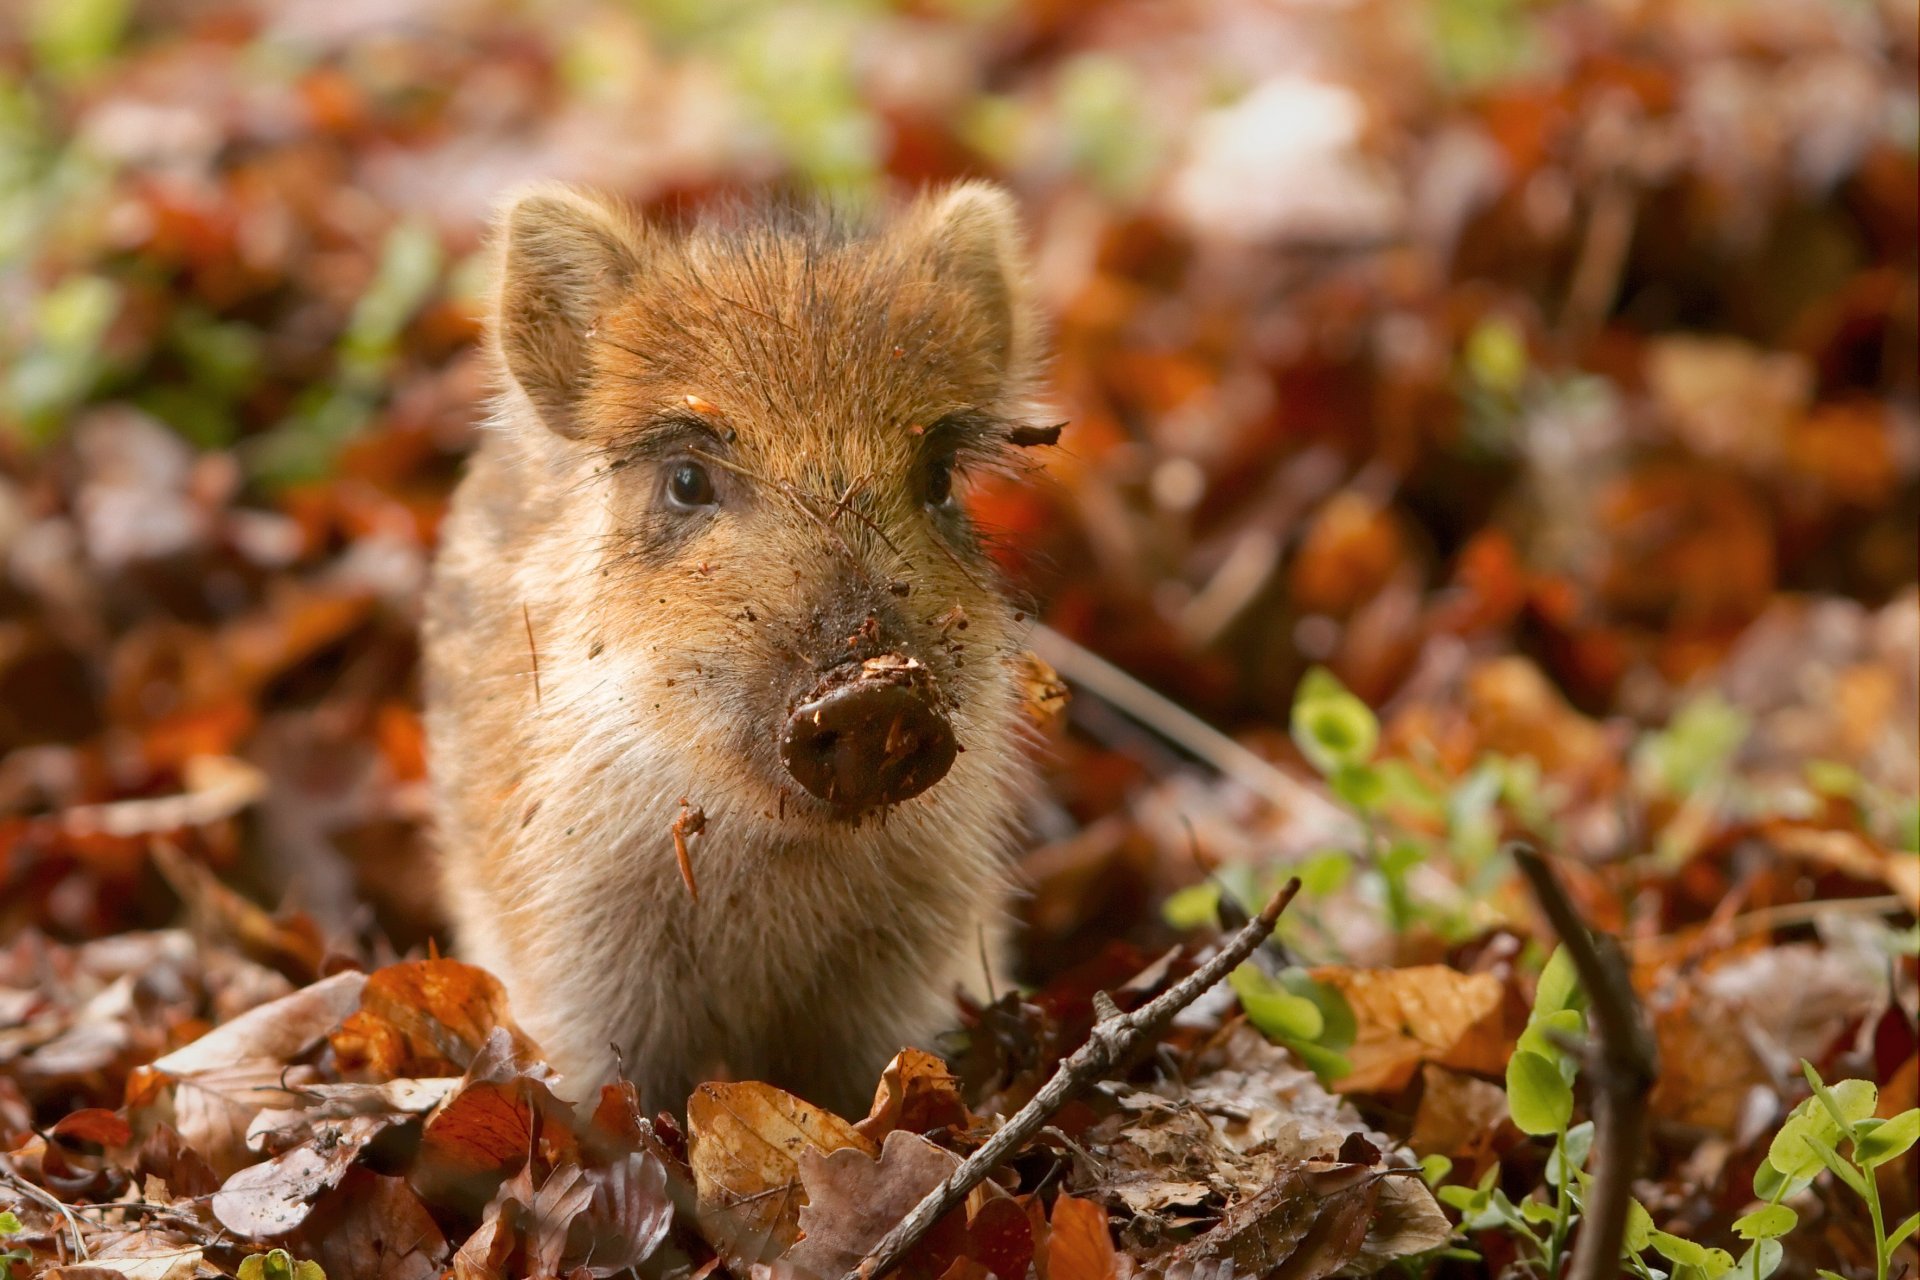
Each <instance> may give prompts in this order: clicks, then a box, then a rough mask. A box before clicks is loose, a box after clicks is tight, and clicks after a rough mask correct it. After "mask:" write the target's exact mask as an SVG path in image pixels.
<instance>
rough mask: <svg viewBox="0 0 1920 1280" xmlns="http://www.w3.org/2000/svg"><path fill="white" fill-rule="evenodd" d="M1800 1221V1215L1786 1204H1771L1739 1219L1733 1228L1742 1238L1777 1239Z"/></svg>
mask: <svg viewBox="0 0 1920 1280" xmlns="http://www.w3.org/2000/svg"><path fill="white" fill-rule="evenodd" d="M1799 1221H1800V1215H1799V1214H1797V1213H1795V1212H1794V1211H1793V1210H1792V1209H1789V1208H1788V1207H1787V1206H1786V1205H1783V1204H1770V1205H1768V1206H1766V1207H1765V1208H1764V1209H1755V1210H1754V1211H1753V1212H1752V1213H1750V1214H1748V1215H1747V1216H1746V1217H1744V1218H1741V1219H1739V1220H1737V1221H1736V1222H1735V1223H1734V1224H1733V1229H1734V1230H1735V1231H1736V1232H1738V1233H1739V1234H1740V1238H1741V1239H1742V1240H1775V1239H1778V1238H1779V1237H1781V1236H1783V1235H1785V1234H1787V1232H1789V1231H1791V1230H1793V1228H1794V1226H1795V1225H1796V1224H1797V1223H1798V1222H1799Z"/></svg>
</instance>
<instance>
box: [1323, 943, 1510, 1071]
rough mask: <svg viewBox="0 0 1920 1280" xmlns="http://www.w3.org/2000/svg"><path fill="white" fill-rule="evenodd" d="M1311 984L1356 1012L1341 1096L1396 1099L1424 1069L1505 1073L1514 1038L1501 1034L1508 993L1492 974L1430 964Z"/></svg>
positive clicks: (1345, 974) (1326, 975) (1342, 973)
mask: <svg viewBox="0 0 1920 1280" xmlns="http://www.w3.org/2000/svg"><path fill="white" fill-rule="evenodd" d="M1313 976H1314V979H1315V980H1316V981H1319V982H1325V983H1327V984H1329V985H1331V986H1333V987H1335V988H1337V989H1338V990H1339V992H1340V994H1341V995H1343V996H1345V997H1346V1000H1347V1004H1348V1005H1349V1006H1350V1007H1351V1008H1352V1009H1353V1017H1354V1024H1355V1028H1356V1030H1355V1034H1354V1041H1353V1045H1352V1046H1351V1047H1350V1048H1348V1049H1347V1050H1346V1055H1347V1060H1348V1061H1349V1062H1351V1063H1352V1064H1353V1070H1352V1071H1350V1072H1349V1073H1348V1074H1346V1075H1345V1076H1342V1077H1341V1078H1340V1079H1338V1080H1336V1081H1334V1082H1333V1087H1334V1088H1335V1089H1337V1090H1339V1091H1340V1092H1341V1093H1390V1092H1392V1091H1394V1090H1396V1089H1400V1088H1403V1087H1404V1086H1405V1085H1406V1084H1407V1082H1408V1081H1410V1080H1411V1079H1413V1073H1414V1071H1415V1070H1416V1069H1417V1068H1418V1067H1419V1065H1420V1064H1421V1063H1422V1062H1437V1063H1440V1064H1441V1065H1443V1066H1449V1067H1453V1068H1455V1069H1457V1070H1461V1071H1472V1072H1480V1073H1484V1074H1489V1075H1490V1074H1493V1073H1495V1072H1498V1071H1500V1070H1502V1069H1504V1068H1505V1066H1506V1061H1507V1053H1508V1051H1509V1050H1510V1048H1511V1046H1512V1038H1511V1037H1509V1036H1507V1035H1505V1034H1504V1032H1503V1030H1502V1028H1501V1008H1502V1001H1503V998H1504V996H1505V989H1504V988H1503V987H1502V985H1501V983H1500V980H1499V979H1498V978H1496V977H1494V976H1493V975H1492V974H1486V973H1461V972H1459V971H1458V970H1456V969H1450V968H1448V967H1447V966H1445V965H1432V964H1430V965H1414V966H1411V967H1409V968H1405V969H1346V968H1339V967H1327V968H1322V969H1316V970H1314V971H1313Z"/></svg>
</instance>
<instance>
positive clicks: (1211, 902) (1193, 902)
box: [1160, 880, 1220, 930]
mask: <svg viewBox="0 0 1920 1280" xmlns="http://www.w3.org/2000/svg"><path fill="white" fill-rule="evenodd" d="M1160 918H1161V919H1162V920H1165V921H1166V922H1167V926H1168V927H1169V928H1173V929H1182V930H1184V929H1205V928H1208V927H1209V926H1212V925H1215V924H1218V923H1219V921H1220V886H1219V885H1218V884H1215V883H1214V882H1213V881H1211V880H1205V881H1202V882H1201V883H1199V884H1190V885H1188V886H1187V887H1186V888H1184V889H1176V890H1175V891H1174V892H1173V893H1171V894H1169V895H1168V897H1167V900H1166V901H1165V902H1163V903H1161V904H1160Z"/></svg>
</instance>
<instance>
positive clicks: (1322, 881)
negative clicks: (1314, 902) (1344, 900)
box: [1292, 849, 1353, 898]
mask: <svg viewBox="0 0 1920 1280" xmlns="http://www.w3.org/2000/svg"><path fill="white" fill-rule="evenodd" d="M1292 870H1293V874H1295V875H1297V876H1299V877H1300V892H1302V893H1305V894H1310V895H1312V896H1313V897H1316V898H1321V897H1325V896H1326V895H1327V894H1330V893H1338V892H1339V891H1340V890H1342V889H1344V888H1346V886H1347V881H1348V880H1349V879H1351V878H1352V876H1353V855H1352V854H1350V853H1348V852H1347V851H1346V850H1345V849H1323V850H1321V851H1320V852H1319V853H1316V854H1314V855H1313V856H1312V857H1310V858H1307V859H1305V860H1304V861H1302V862H1298V863H1296V864H1294V866H1293V868H1292Z"/></svg>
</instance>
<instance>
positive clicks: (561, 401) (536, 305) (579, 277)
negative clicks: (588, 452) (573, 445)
mask: <svg viewBox="0 0 1920 1280" xmlns="http://www.w3.org/2000/svg"><path fill="white" fill-rule="evenodd" d="M500 245H501V264H500V297H499V310H498V312H497V313H496V314H495V317H494V333H495V337H496V340H497V341H498V343H499V348H500V357H501V360H502V361H503V362H504V363H505V365H506V367H507V372H508V373H510V374H512V375H513V379H514V381H515V382H517V383H519V384H520V387H521V389H522V390H523V391H525V392H526V393H527V398H528V399H529V400H531V401H532V402H533V407H534V409H535V410H537V411H538V412H539V414H540V417H541V419H542V420H543V421H544V422H545V423H546V424H547V426H549V427H551V428H552V429H553V430H555V431H557V432H559V433H560V434H561V435H565V436H578V435H580V434H581V432H582V429H583V428H582V424H581V422H580V420H579V413H578V409H579V404H580V397H581V394H582V392H583V391H584V390H585V387H586V383H587V377H588V374H589V373H591V371H592V360H591V356H590V354H589V347H590V342H589V334H590V333H591V331H592V329H593V325H594V322H595V321H596V319H598V317H599V316H601V315H602V314H603V313H605V312H606V311H608V310H609V309H611V308H612V307H613V306H614V305H615V304H616V303H617V302H618V300H619V298H620V295H621V294H622V293H623V292H625V291H626V290H627V289H628V288H630V287H631V286H632V284H633V281H634V279H635V278H636V277H637V276H638V275H639V273H640V267H641V262H642V257H643V250H644V247H645V231H644V230H643V229H642V228H641V227H640V226H639V225H638V224H637V223H635V222H634V220H633V219H632V217H630V216H629V215H628V214H627V213H625V212H624V211H622V210H621V209H619V208H618V207H616V206H614V205H612V204H610V203H608V202H606V201H604V200H601V199H599V198H597V197H594V196H590V195H587V194H585V193H584V192H580V191H576V190H573V189H572V188H568V187H544V188H540V189H537V190H534V191H531V192H529V193H527V194H525V195H523V196H521V197H520V198H519V199H517V200H515V201H514V202H513V204H512V205H511V206H510V207H509V208H508V210H507V213H506V216H505V218H504V219H503V220H502V222H501V227H500Z"/></svg>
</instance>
